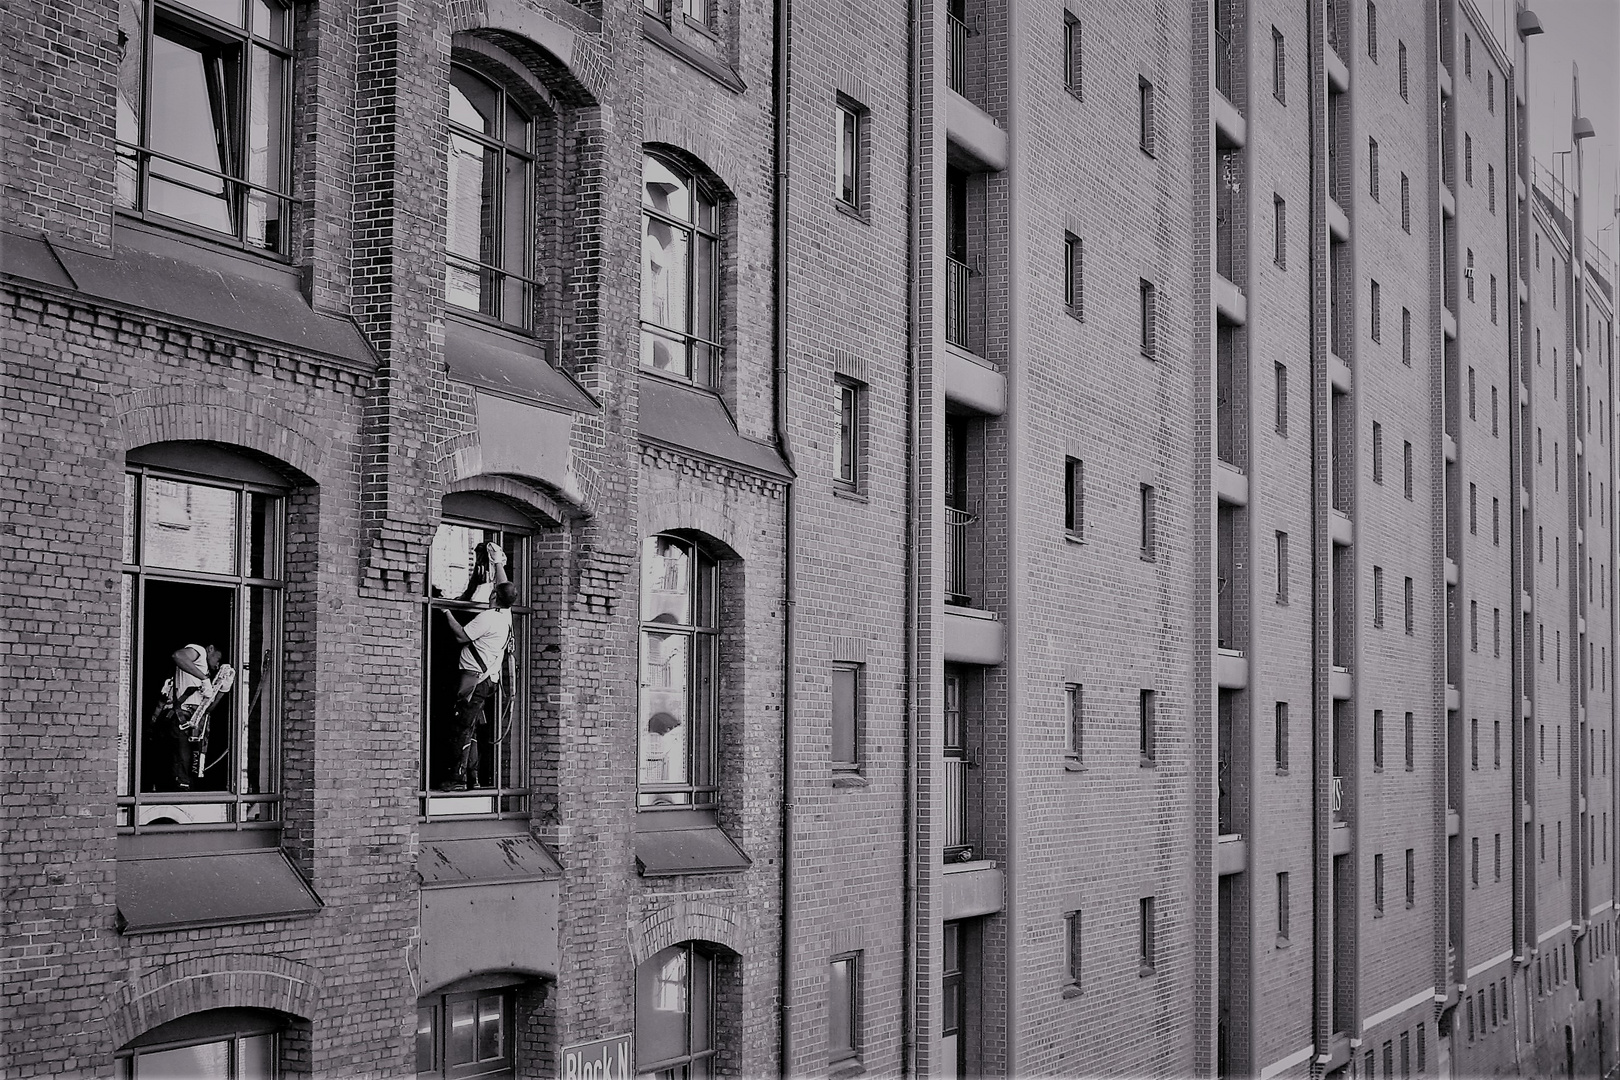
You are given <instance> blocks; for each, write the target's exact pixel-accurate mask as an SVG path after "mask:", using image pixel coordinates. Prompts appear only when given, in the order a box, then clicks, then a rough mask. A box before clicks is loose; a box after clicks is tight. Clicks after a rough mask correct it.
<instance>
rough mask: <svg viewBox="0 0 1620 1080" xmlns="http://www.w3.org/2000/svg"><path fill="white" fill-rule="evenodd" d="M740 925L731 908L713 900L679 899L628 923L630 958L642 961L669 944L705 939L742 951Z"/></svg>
mask: <svg viewBox="0 0 1620 1080" xmlns="http://www.w3.org/2000/svg"><path fill="white" fill-rule="evenodd" d="M742 938H743V930H742V927H741V926H739V925H738V924H737V917H736V915H735V914H734V913H733V912H732V911H731V909H730V908H728V907H726V906H724V905H722V904H718V903H715V902H714V901H712V900H700V899H693V898H681V899H677V900H673V901H670V902H668V903H665V904H661V905H659V906H658V907H656V908H653V909H652V910H651V911H649V912H648V913H647V914H646V915H645V916H644V917H643V918H642V919H641V921H640V922H635V923H632V924H631V926H630V957H631V960H632V961H633V962H634V963H636V964H637V965H640V964H644V963H646V962H647V961H648V960H650V959H652V958H653V957H654V956H657V955H658V954H659V953H660V952H662V951H663V950H664V949H667V948H669V947H670V946H671V945H679V944H680V943H681V942H683V941H706V942H710V943H712V944H715V945H720V946H722V947H724V948H725V949H727V950H729V951H731V952H733V953H739V954H740V953H741V952H742Z"/></svg>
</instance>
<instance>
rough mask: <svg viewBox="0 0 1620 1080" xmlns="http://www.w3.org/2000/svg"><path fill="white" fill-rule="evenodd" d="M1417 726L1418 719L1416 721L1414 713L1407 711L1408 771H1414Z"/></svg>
mask: <svg viewBox="0 0 1620 1080" xmlns="http://www.w3.org/2000/svg"><path fill="white" fill-rule="evenodd" d="M1416 727H1417V724H1416V721H1415V718H1414V716H1413V714H1411V713H1407V714H1406V771H1407V772H1411V771H1412V768H1413V764H1414V762H1413V756H1414V754H1415V753H1416V751H1417V731H1416V730H1415V729H1416Z"/></svg>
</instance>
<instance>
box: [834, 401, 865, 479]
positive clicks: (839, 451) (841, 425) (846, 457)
mask: <svg viewBox="0 0 1620 1080" xmlns="http://www.w3.org/2000/svg"><path fill="white" fill-rule="evenodd" d="M833 385H834V386H835V387H836V388H837V390H838V442H837V443H836V444H835V445H834V447H833V476H834V477H835V478H836V479H837V481H838V483H839V484H840V485H842V486H843V487H845V488H848V489H851V490H859V489H860V486H861V480H862V479H863V478H862V476H861V471H862V470H861V466H862V464H863V462H862V460H861V459H862V457H863V455H862V453H861V444H862V439H861V431H862V427H863V421H864V417H863V416H862V414H863V413H864V412H865V409H864V408H863V407H862V406H864V405H865V400H864V399H865V397H866V395H865V393H864V390H865V388H864V387H863V386H861V385H860V384H859V383H857V382H854V381H852V380H850V379H844V378H839V379H837V380H835V382H834V384H833Z"/></svg>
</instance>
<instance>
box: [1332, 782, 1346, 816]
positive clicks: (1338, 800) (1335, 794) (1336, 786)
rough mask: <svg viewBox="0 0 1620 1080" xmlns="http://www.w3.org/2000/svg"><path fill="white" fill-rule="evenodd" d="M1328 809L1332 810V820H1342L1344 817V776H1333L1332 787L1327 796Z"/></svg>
mask: <svg viewBox="0 0 1620 1080" xmlns="http://www.w3.org/2000/svg"><path fill="white" fill-rule="evenodd" d="M1328 809H1330V810H1332V811H1333V820H1334V821H1343V820H1345V817H1344V777H1342V776H1335V777H1334V778H1333V788H1332V792H1331V794H1330V796H1329V806H1328Z"/></svg>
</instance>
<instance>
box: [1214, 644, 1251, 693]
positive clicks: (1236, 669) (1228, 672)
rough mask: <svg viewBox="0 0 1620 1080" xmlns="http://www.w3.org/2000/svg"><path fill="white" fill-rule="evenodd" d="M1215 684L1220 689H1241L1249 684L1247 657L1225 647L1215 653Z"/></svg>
mask: <svg viewBox="0 0 1620 1080" xmlns="http://www.w3.org/2000/svg"><path fill="white" fill-rule="evenodd" d="M1215 685H1217V686H1219V687H1220V688H1221V689H1222V690H1243V689H1246V688H1247V687H1248V685H1249V658H1248V657H1246V656H1244V655H1243V654H1242V653H1240V652H1229V651H1227V650H1225V649H1221V650H1217V651H1216V653H1215Z"/></svg>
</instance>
